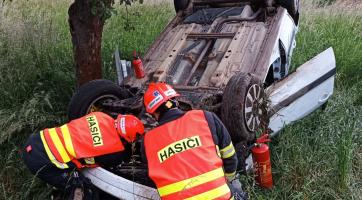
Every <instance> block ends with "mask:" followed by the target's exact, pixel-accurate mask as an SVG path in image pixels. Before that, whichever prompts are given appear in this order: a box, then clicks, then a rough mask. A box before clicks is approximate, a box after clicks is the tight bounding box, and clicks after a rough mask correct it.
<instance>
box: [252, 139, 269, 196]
mask: <svg viewBox="0 0 362 200" xmlns="http://www.w3.org/2000/svg"><path fill="white" fill-rule="evenodd" d="M270 141H271V140H270V139H269V135H268V134H263V135H262V136H261V137H259V138H258V139H257V140H256V143H255V144H254V145H253V147H252V148H251V153H252V155H253V162H254V169H255V173H256V176H255V180H256V182H257V183H258V184H259V185H260V186H261V187H263V188H267V189H271V188H272V187H273V176H272V168H271V162H270V152H269V146H268V145H267V144H265V143H266V142H270Z"/></svg>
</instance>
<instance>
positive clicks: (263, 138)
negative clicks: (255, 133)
mask: <svg viewBox="0 0 362 200" xmlns="http://www.w3.org/2000/svg"><path fill="white" fill-rule="evenodd" d="M266 142H271V139H270V138H269V134H263V135H261V136H260V137H259V138H258V139H256V143H266Z"/></svg>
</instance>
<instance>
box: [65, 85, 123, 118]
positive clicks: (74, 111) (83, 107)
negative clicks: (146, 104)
mask: <svg viewBox="0 0 362 200" xmlns="http://www.w3.org/2000/svg"><path fill="white" fill-rule="evenodd" d="M127 97H128V91H127V90H125V89H123V88H121V87H119V86H118V85H117V84H116V83H114V82H112V81H110V80H104V79H98V80H93V81H90V82H88V83H86V84H84V85H82V86H81V87H80V88H78V89H77V90H76V92H75V94H74V95H73V97H72V99H71V100H70V103H69V106H68V118H69V120H73V119H77V118H80V117H82V116H84V115H86V114H88V113H90V112H94V111H103V110H102V108H99V107H97V104H99V103H100V102H101V101H103V100H107V99H112V100H122V99H125V98H127Z"/></svg>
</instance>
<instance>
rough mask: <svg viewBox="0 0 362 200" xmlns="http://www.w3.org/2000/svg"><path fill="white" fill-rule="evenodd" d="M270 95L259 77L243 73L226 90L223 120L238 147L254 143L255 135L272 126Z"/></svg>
mask: <svg viewBox="0 0 362 200" xmlns="http://www.w3.org/2000/svg"><path fill="white" fill-rule="evenodd" d="M266 102H267V101H266V95H265V93H264V89H263V87H262V84H261V83H260V81H258V80H257V79H256V78H255V76H253V75H251V74H249V73H248V74H246V73H239V74H236V75H234V76H233V77H231V79H230V80H229V82H228V84H227V85H226V87H225V89H224V94H223V100H222V108H221V118H222V119H223V122H224V124H225V126H226V128H227V129H228V131H229V133H230V136H231V139H232V141H233V143H234V144H236V143H239V142H243V143H244V144H246V143H250V142H252V141H253V140H254V139H255V133H256V132H257V131H258V130H260V128H262V127H266V126H267V125H268V122H269V120H268V117H267V116H268V115H267V103H266Z"/></svg>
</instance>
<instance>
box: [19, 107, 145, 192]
mask: <svg viewBox="0 0 362 200" xmlns="http://www.w3.org/2000/svg"><path fill="white" fill-rule="evenodd" d="M143 133H144V126H143V124H142V122H141V121H140V120H139V119H138V118H137V117H135V116H132V115H119V116H118V117H117V119H116V120H114V119H113V118H112V117H110V116H109V115H107V114H104V113H102V112H93V113H90V114H88V115H86V116H84V117H82V118H79V119H76V120H72V121H70V122H69V123H67V124H64V125H63V126H60V127H55V128H47V129H44V130H42V131H40V132H39V133H36V134H32V135H31V136H30V137H29V139H28V141H27V143H26V145H25V150H24V151H23V160H24V162H25V164H26V165H27V167H28V168H29V169H30V171H31V172H32V173H33V174H35V175H36V176H37V177H39V178H40V179H42V180H43V181H45V182H47V183H49V184H50V185H52V186H54V187H57V188H60V189H62V190H65V191H67V188H69V186H70V184H71V182H72V180H71V179H79V176H81V175H80V174H78V173H72V172H74V171H77V169H82V168H85V167H97V166H115V165H118V164H120V163H121V162H122V161H123V160H124V159H127V158H129V157H130V152H129V148H126V147H128V145H127V144H128V143H131V142H133V141H134V140H135V139H136V136H137V134H143ZM74 174H75V176H74ZM73 176H74V177H73ZM83 178H84V177H83ZM88 181H89V180H88ZM68 192H69V191H68Z"/></svg>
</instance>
